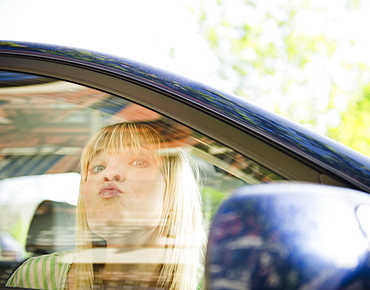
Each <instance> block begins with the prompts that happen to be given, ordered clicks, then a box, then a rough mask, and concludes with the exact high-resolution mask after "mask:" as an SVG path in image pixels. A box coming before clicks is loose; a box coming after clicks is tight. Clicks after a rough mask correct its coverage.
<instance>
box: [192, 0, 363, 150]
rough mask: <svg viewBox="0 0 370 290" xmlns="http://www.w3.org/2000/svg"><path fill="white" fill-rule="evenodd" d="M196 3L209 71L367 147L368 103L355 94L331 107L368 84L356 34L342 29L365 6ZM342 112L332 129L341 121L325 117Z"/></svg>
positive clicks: (250, 0) (298, 1) (251, 0)
mask: <svg viewBox="0 0 370 290" xmlns="http://www.w3.org/2000/svg"><path fill="white" fill-rule="evenodd" d="M196 3H197V4H194V6H193V9H192V11H193V12H194V13H195V14H196V15H197V18H198V22H199V27H200V33H201V34H202V35H203V36H204V37H205V39H206V40H207V41H208V44H209V47H210V49H211V51H212V52H213V54H214V55H215V56H216V57H217V59H218V60H219V65H218V69H217V71H216V72H215V74H217V76H218V77H220V78H222V79H225V80H227V81H228V82H230V83H232V85H233V92H234V93H235V94H236V95H239V96H241V97H244V98H246V99H248V100H250V101H252V102H254V103H257V104H258V105H261V106H263V107H265V108H266V109H270V110H273V111H275V112H278V113H280V114H282V115H284V116H286V117H288V118H290V119H292V120H294V121H297V122H299V123H302V124H305V125H307V126H308V127H310V128H312V129H314V130H315V131H317V132H320V133H326V134H328V135H329V136H330V137H333V138H334V139H337V140H338V141H341V142H343V143H345V144H347V145H349V146H351V147H353V148H355V149H357V150H360V151H362V152H366V151H367V150H368V149H367V147H370V146H369V139H368V138H367V136H366V133H365V132H366V127H367V124H369V123H368V117H367V116H366V114H365V112H366V111H365V110H364V109H360V107H361V108H364V107H366V106H365V103H366V100H365V99H364V100H360V99H356V104H353V105H351V106H350V107H349V108H348V110H347V111H346V112H342V108H337V107H335V104H336V103H337V99H339V98H342V97H343V95H345V96H346V98H347V100H349V99H350V98H352V97H353V96H354V95H359V92H360V90H361V88H362V87H363V85H364V83H366V82H368V81H369V80H368V79H366V76H365V74H364V72H365V71H366V70H369V63H367V64H366V63H365V61H364V62H361V61H358V60H356V61H353V60H352V58H353V56H354V55H355V54H356V49H355V47H356V41H355V38H351V37H352V35H355V33H349V34H348V33H347V34H346V35H345V33H342V32H344V31H343V28H344V27H345V29H348V30H350V29H351V28H349V27H350V24H351V25H352V24H353V21H352V22H351V21H350V20H346V19H351V18H350V17H352V15H357V14H353V12H356V11H360V10H361V9H362V8H363V4H364V2H363V1H361V0H349V1H345V2H333V3H329V2H326V1H324V2H321V1H311V0H276V1H267V0H207V1H199V2H196ZM369 7H370V6H369ZM333 8H334V9H333ZM338 11H342V12H343V14H339V13H338ZM351 13H352V14H351ZM344 16H345V17H344ZM346 21H347V22H346ZM334 28H337V29H341V30H339V31H340V33H338V32H333V31H334ZM361 28H363V29H364V33H365V34H366V29H365V28H364V27H362V26H361V27H358V29H357V30H356V33H358V31H359V30H360V29H361ZM352 29H353V26H352ZM354 32H355V31H354ZM344 52H346V53H344ZM349 80H353V81H352V82H350V81H349ZM336 93H337V94H336ZM365 95H366V94H364V96H365ZM361 97H362V95H361ZM333 112H334V113H333ZM340 114H341V116H342V117H343V120H342V121H341V122H340V127H338V128H333V127H335V126H337V125H338V124H339V123H338V121H335V122H334V121H333V120H332V119H331V117H332V116H333V115H340ZM369 115H370V114H369ZM346 124H348V125H346ZM347 126H348V127H347ZM328 128H329V129H328ZM344 130H345V131H348V132H346V133H343V131H344ZM360 130H362V131H360ZM359 139H361V140H359Z"/></svg>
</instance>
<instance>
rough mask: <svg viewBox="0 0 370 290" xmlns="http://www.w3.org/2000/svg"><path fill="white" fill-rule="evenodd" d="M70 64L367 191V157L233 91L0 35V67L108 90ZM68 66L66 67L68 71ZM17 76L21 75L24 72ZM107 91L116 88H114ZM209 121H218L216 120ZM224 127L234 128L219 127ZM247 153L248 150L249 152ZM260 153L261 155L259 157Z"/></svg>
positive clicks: (242, 144) (241, 147) (237, 144)
mask: <svg viewBox="0 0 370 290" xmlns="http://www.w3.org/2000/svg"><path fill="white" fill-rule="evenodd" d="M35 61H36V62H37V61H38V63H37V67H38V68H37V69H35V68H33V66H32V62H35ZM41 63H42V65H43V67H42V65H40V64H41ZM46 64H50V66H52V65H53V66H55V67H56V66H60V67H62V66H63V67H62V68H63V69H65V72H63V73H60V74H59V72H56V69H51V68H49V69H48V68H46V66H47V65H46ZM35 67H36V66H35ZM72 68H74V69H76V70H78V69H79V70H80V71H84V72H86V71H88V72H91V74H92V75H93V74H94V73H98V74H99V75H100V76H101V75H103V76H106V77H107V80H108V79H109V78H110V77H113V78H115V79H118V80H122V81H125V82H126V84H134V85H136V86H137V85H139V86H140V87H143V88H146V89H149V90H151V91H154V92H158V93H159V94H161V95H164V96H167V97H168V100H174V101H176V102H177V103H178V104H183V105H185V106H186V107H187V108H189V110H193V111H192V112H195V111H196V112H203V115H208V116H209V117H212V118H213V120H218V124H219V125H221V127H222V125H225V127H222V128H221V127H220V128H213V127H212V124H207V123H208V122H203V123H202V125H200V124H201V122H200V121H201V119H198V120H197V121H196V122H197V124H195V123H194V124H190V123H191V122H190V123H189V122H187V120H186V119H185V118H182V117H181V114H182V112H180V111H181V110H177V111H174V112H173V117H177V119H178V120H179V121H182V122H183V123H185V124H187V125H194V126H195V129H197V130H200V131H202V132H206V133H208V134H209V135H212V134H213V136H212V137H215V136H217V137H219V138H218V139H219V140H220V141H221V142H224V143H228V145H229V146H231V147H233V148H234V149H235V150H237V151H239V152H241V153H245V152H246V150H247V151H248V149H246V147H248V146H254V147H258V146H259V145H258V144H262V143H263V144H268V148H273V150H272V151H271V152H270V151H268V150H267V149H268V148H267V147H266V148H260V149H259V150H260V153H259V154H257V155H258V156H254V157H255V159H256V160H257V161H260V162H261V163H265V164H266V162H268V156H269V155H272V154H277V153H278V152H283V153H284V154H285V155H287V156H290V157H291V159H292V160H294V159H296V160H299V161H300V162H302V163H305V164H306V165H307V166H308V167H314V168H315V169H317V170H318V171H322V172H323V173H325V174H327V173H329V175H330V174H332V175H335V176H338V177H340V178H342V179H343V180H345V181H346V182H348V183H349V185H351V186H353V187H355V188H359V189H362V190H364V191H368V192H370V178H369V176H370V158H369V157H367V156H365V155H362V154H360V153H358V152H356V151H354V150H352V149H350V148H348V147H346V146H344V145H342V144H340V143H338V142H335V141H334V140H331V139H329V138H327V137H324V136H322V135H319V134H316V133H315V132H312V131H310V130H308V129H306V128H305V127H303V126H301V125H299V124H296V123H294V122H292V121H290V120H288V119H286V118H283V117H281V116H279V115H277V114H274V113H272V112H269V111H267V110H264V109H262V108H260V107H258V106H256V105H254V104H252V103H250V102H248V101H246V100H244V99H241V98H238V97H236V96H234V95H232V94H228V93H225V92H222V91H220V90H217V89H215V88H212V87H210V86H207V85H204V84H201V83H199V82H196V81H194V80H190V79H188V78H184V77H181V76H179V75H176V74H173V73H170V72H167V71H164V70H161V69H158V68H154V67H152V66H148V65H145V64H142V63H139V62H136V61H133V60H129V59H125V58H120V57H116V56H110V55H106V54H102V53H97V52H93V51H88V50H82V49H75V48H68V47H62V46H54V45H46V44H37V43H25V42H13V41H0V69H3V70H10V71H19V72H22V73H27V72H28V73H32V74H38V75H41V76H42V75H45V76H47V77H56V78H64V79H66V80H67V81H68V80H69V81H73V82H77V83H80V84H84V85H88V86H89V85H90V86H94V87H96V88H98V89H101V90H105V91H109V90H110V87H109V86H108V84H104V80H100V79H97V78H96V75H94V76H93V77H92V81H91V83H88V82H87V81H86V79H87V78H88V77H89V76H86V77H85V79H84V77H83V76H79V78H77V77H76V75H77V74H78V73H77V72H75V73H74V75H73V72H72ZM63 69H62V70H63ZM68 72H71V76H70V77H69V76H68ZM0 77H1V76H0ZM22 77H23V78H24V75H23V76H22ZM68 77H69V79H68ZM116 86H118V85H116ZM110 92H113V93H115V91H114V89H111V90H110ZM118 95H119V94H118ZM143 98H144V97H143ZM145 102H147V103H145ZM142 104H144V105H146V106H148V107H150V108H152V109H157V110H159V111H160V110H161V108H159V107H158V108H157V107H155V105H153V103H151V100H150V99H149V98H147V99H143V103H142ZM194 126H193V127H194ZM213 126H214V127H217V124H213ZM229 128H234V129H235V130H234V131H233V132H224V131H225V130H226V131H228V129H229ZM215 130H218V133H217V132H216V133H214V131H215ZM222 130H223V131H222ZM240 132H245V133H247V134H248V136H252V139H253V140H252V139H248V140H247V139H245V140H244V139H243V140H238V138H243V136H241V134H240ZM233 134H234V135H237V134H240V136H233ZM233 139H235V140H234V141H233ZM252 141H253V142H257V143H258V144H257V143H255V144H254V143H253V142H252ZM246 142H248V143H246ZM261 142H262V143H261ZM247 145H248V146H247ZM256 150H257V149H256ZM263 150H266V151H265V152H264V151H263ZM248 152H249V151H248ZM249 153H250V154H252V155H253V152H249ZM264 154H266V157H263V155H264ZM252 157H253V156H252ZM262 159H265V160H262Z"/></svg>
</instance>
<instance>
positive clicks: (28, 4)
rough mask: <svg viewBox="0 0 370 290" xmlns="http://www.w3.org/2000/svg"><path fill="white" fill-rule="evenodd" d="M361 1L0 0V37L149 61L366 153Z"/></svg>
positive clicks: (367, 43) (366, 47)
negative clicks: (229, 93)
mask: <svg viewBox="0 0 370 290" xmlns="http://www.w3.org/2000/svg"><path fill="white" fill-rule="evenodd" d="M369 15H370V1H368V0H274V1H271V0H204V1H200V0H183V1H182V0H156V1H152V0H136V1H126V0H105V1H93V0H90V1H85V0H65V1H57V0H55V1H51V0H33V1H29V0H0V39H2V40H18V41H30V42H40V43H49V44H59V45H66V46H71V47H76V48H83V49H89V50H93V51H99V52H104V53H109V54H114V55H118V56H122V57H127V58H131V59H134V60H137V61H140V62H144V63H147V64H151V65H154V66H157V67H160V68H163V69H166V70H169V71H172V72H175V73H178V74H181V75H184V76H186V77H189V78H192V79H195V80H198V81H200V82H203V83H206V84H209V85H211V86H214V87H217V88H219V89H221V90H223V91H226V92H232V93H234V94H236V95H238V96H240V97H242V98H245V99H247V100H249V101H251V102H253V103H255V104H258V105H260V106H262V107H263V108H265V109H267V110H271V111H274V112H277V113H279V114H282V115H283V116H285V117H288V118H290V119H292V120H294V121H296V122H298V123H301V124H303V125H305V126H306V127H308V128H310V129H312V130H315V131H317V132H319V133H322V134H325V135H327V136H329V137H331V138H333V139H335V140H337V141H340V142H342V143H344V144H346V145H348V146H350V147H352V148H354V149H356V150H358V151H360V152H362V153H364V154H366V155H369V156H370V146H369V145H370V134H369V133H370V113H369V112H370V70H369V68H370V56H369V52H370V40H369V39H368V28H370V17H369Z"/></svg>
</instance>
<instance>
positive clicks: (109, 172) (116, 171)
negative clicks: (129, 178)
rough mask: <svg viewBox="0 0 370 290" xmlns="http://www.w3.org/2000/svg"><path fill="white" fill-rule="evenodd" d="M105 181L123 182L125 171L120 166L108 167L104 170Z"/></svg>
mask: <svg viewBox="0 0 370 290" xmlns="http://www.w3.org/2000/svg"><path fill="white" fill-rule="evenodd" d="M103 178H104V181H105V182H106V181H123V180H124V175H123V171H122V170H121V169H120V168H119V167H118V166H108V167H107V168H106V169H105V170H104V177H103Z"/></svg>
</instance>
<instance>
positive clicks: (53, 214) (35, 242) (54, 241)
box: [26, 200, 76, 254]
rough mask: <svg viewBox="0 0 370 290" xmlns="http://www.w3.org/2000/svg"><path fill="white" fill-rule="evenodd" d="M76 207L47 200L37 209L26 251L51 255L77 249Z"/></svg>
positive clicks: (29, 232)
mask: <svg viewBox="0 0 370 290" xmlns="http://www.w3.org/2000/svg"><path fill="white" fill-rule="evenodd" d="M75 244H76V241H75V206H73V205H70V204H68V203H65V202H56V201H51V200H45V201H43V202H41V203H40V205H39V206H38V207H37V209H36V211H35V214H34V216H33V219H32V222H31V225H30V228H29V231H28V237H27V243H26V250H27V251H28V252H32V253H35V254H49V253H53V252H58V251H65V250H71V249H74V248H75Z"/></svg>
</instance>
